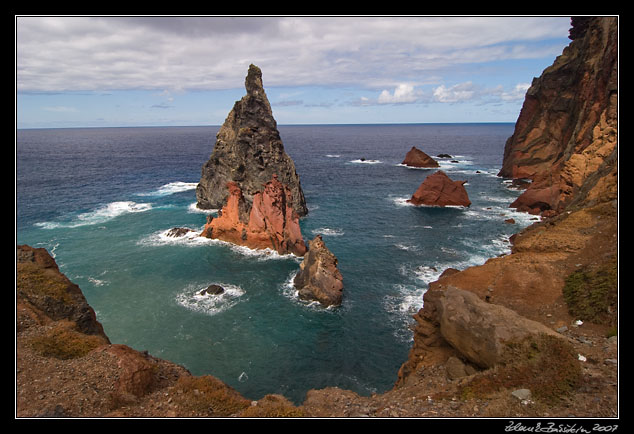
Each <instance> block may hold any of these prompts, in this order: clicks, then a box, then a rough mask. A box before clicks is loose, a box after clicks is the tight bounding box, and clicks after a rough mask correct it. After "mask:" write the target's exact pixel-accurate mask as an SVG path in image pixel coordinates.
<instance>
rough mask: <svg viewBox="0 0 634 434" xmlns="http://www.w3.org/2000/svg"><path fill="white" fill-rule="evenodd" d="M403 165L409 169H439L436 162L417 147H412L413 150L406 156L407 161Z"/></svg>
mask: <svg viewBox="0 0 634 434" xmlns="http://www.w3.org/2000/svg"><path fill="white" fill-rule="evenodd" d="M401 164H403V165H405V166H409V167H439V164H438V162H437V161H436V160H434V159H433V158H432V157H430V156H429V155H427V154H426V153H424V152H423V151H421V150H420V149H418V148H417V147H416V146H412V149H410V150H409V151H408V152H407V154H405V159H404V160H403V162H402V163H401Z"/></svg>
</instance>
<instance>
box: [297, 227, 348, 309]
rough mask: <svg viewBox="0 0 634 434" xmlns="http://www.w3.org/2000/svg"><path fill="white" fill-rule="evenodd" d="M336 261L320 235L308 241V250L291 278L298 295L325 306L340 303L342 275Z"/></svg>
mask: <svg viewBox="0 0 634 434" xmlns="http://www.w3.org/2000/svg"><path fill="white" fill-rule="evenodd" d="M337 263H338V260H337V257H336V256H335V255H334V254H333V253H332V252H331V251H330V250H328V248H327V247H326V244H325V243H324V240H323V239H322V237H321V235H317V236H315V238H314V239H313V240H312V241H309V243H308V252H307V253H306V255H305V256H304V260H303V261H302V263H301V264H300V266H299V268H300V269H299V272H298V273H297V274H296V275H295V279H294V280H293V284H294V285H295V288H297V290H298V294H299V297H300V298H301V299H304V300H311V301H312V300H314V301H318V302H319V303H321V304H322V306H326V307H327V306H333V305H335V306H336V305H340V304H341V300H342V297H343V277H342V276H341V273H340V272H339V269H338V268H337Z"/></svg>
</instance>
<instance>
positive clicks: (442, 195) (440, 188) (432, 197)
mask: <svg viewBox="0 0 634 434" xmlns="http://www.w3.org/2000/svg"><path fill="white" fill-rule="evenodd" d="M466 182H467V181H453V180H452V179H451V178H449V176H447V174H446V173H445V172H443V171H442V170H439V171H437V172H435V173H433V174H431V175H429V176H428V177H427V178H425V180H424V181H423V182H422V183H421V185H420V186H419V187H418V189H417V190H416V192H415V193H414V195H413V196H412V198H411V199H409V200H408V202H410V203H413V204H414V205H428V206H464V207H467V206H470V205H471V201H470V200H469V195H468V194H467V190H466V189H465V188H464V184H465V183H466Z"/></svg>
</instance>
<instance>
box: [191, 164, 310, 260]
mask: <svg viewBox="0 0 634 434" xmlns="http://www.w3.org/2000/svg"><path fill="white" fill-rule="evenodd" d="M227 189H228V191H229V196H228V198H227V201H226V204H225V206H224V207H223V208H222V211H221V212H220V215H219V216H218V217H216V218H214V217H210V218H209V220H208V222H207V224H206V225H205V228H204V229H203V232H202V234H201V235H203V236H205V237H208V238H213V239H219V240H222V241H227V242H230V243H233V244H237V245H242V246H246V247H249V248H252V249H267V248H268V249H272V250H275V251H277V252H278V253H280V254H287V253H292V254H294V255H297V256H303V255H304V254H305V253H306V245H305V243H304V239H303V238H302V234H301V230H300V227H299V217H298V215H297V213H296V212H295V211H294V210H293V208H292V195H291V191H290V189H289V188H288V187H287V186H286V185H284V184H282V183H281V182H280V181H279V180H278V179H277V175H273V176H272V178H271V180H270V181H269V182H267V183H266V184H265V185H264V186H263V189H262V191H260V192H256V193H255V194H254V196H253V203H252V205H251V206H250V207H249V206H248V204H247V202H246V200H245V198H244V196H243V194H242V190H241V189H240V187H239V186H238V184H237V183H235V182H229V183H227Z"/></svg>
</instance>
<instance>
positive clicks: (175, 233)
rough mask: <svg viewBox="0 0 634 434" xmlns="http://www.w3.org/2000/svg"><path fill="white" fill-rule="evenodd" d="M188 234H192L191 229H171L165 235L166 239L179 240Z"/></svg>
mask: <svg viewBox="0 0 634 434" xmlns="http://www.w3.org/2000/svg"><path fill="white" fill-rule="evenodd" d="M190 232H194V230H193V229H189V228H172V229H170V230H169V231H167V232H166V233H165V236H166V237H172V238H179V237H182V236H185V235H187V234H188V233H190Z"/></svg>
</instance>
